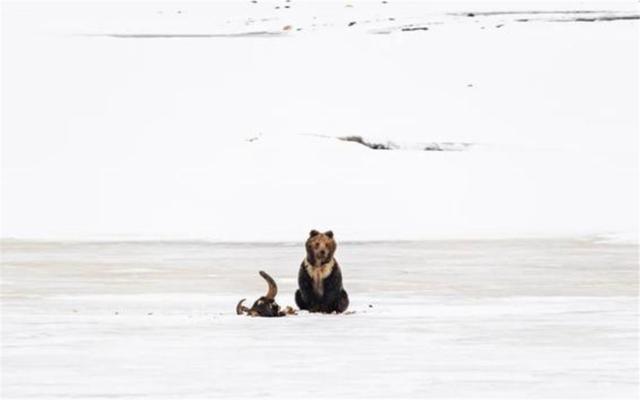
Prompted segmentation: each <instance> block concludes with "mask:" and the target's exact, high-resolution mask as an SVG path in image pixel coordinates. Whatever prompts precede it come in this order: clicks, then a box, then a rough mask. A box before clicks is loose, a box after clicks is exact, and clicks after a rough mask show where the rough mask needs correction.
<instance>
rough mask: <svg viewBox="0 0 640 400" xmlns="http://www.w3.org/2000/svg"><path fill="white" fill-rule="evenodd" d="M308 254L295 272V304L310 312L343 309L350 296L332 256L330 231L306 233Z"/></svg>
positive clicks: (334, 245) (334, 248)
mask: <svg viewBox="0 0 640 400" xmlns="http://www.w3.org/2000/svg"><path fill="white" fill-rule="evenodd" d="M306 250H307V256H306V257H305V258H304V260H303V261H302V264H301V265H300V270H299V271H298V287H299V289H298V290H297V291H296V304H297V305H298V307H299V308H300V309H301V310H309V311H310V312H323V313H332V312H337V313H341V312H344V311H345V310H346V309H347V307H349V296H348V295H347V292H346V291H345V290H344V288H343V286H342V272H341V271H340V266H339V265H338V262H337V261H336V259H335V258H334V253H335V251H336V241H335V240H334V238H333V232H331V231H327V232H325V233H320V232H318V231H317V230H315V229H314V230H312V231H311V232H309V238H308V239H307V242H306Z"/></svg>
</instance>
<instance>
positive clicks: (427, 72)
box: [0, 1, 639, 241]
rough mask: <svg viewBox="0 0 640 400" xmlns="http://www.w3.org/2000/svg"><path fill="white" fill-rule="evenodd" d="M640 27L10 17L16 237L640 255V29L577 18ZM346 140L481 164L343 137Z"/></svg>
mask: <svg viewBox="0 0 640 400" xmlns="http://www.w3.org/2000/svg"><path fill="white" fill-rule="evenodd" d="M286 5H289V6H290V8H288V9H285V8H284V7H285V6H286ZM276 7H280V8H279V9H276ZM469 12H472V13H473V14H474V16H473V17H469V16H467V15H466V13H469ZM634 16H637V4H636V3H628V2H627V3H615V2H600V3H589V2H554V3H553V4H551V3H549V2H540V3H527V2H510V3H504V2H503V3H486V2H471V3H449V2H446V3H445V2H442V3H437V2H397V1H389V2H388V3H387V4H383V3H382V2H373V1H371V2H362V1H360V2H357V1H354V2H307V1H302V2H301V1H292V2H291V3H287V2H284V1H279V2H268V1H258V3H256V4H253V3H251V2H250V1H236V2H213V3H206V2H196V3H187V2H180V3H156V2H151V1H147V2H141V3H131V2H114V3H99V2H87V3H80V2H75V3H74V2H72V3H55V2H47V3H30V2H3V4H2V179H1V183H0V185H1V186H0V187H1V192H2V224H1V236H2V237H13V238H45V239H65V238H66V239H69V238H76V239H83V240H86V239H104V238H120V239H122V238H134V239H143V238H144V239H149V238H168V239H177V238H182V239H185V238H186V239H189V238H191V239H206V240H213V241H274V240H275V241H278V240H288V241H292V240H299V239H300V237H301V236H304V235H305V234H306V232H308V230H309V229H310V228H313V227H315V228H318V229H329V228H331V229H333V230H334V231H336V232H337V233H338V234H339V235H340V237H341V238H343V239H349V240H372V239H378V240H380V239H396V240H397V239H425V238H506V237H577V236H581V237H582V236H600V237H604V236H606V237H625V238H631V240H634V241H635V240H637V231H638V203H639V199H638V178H639V175H638V131H639V126H638V106H639V104H638V69H639V65H638V44H639V43H638V42H639V39H638V20H637V19H627V20H614V21H595V22H579V21H576V19H577V18H585V17H593V18H596V19H597V18H602V17H616V18H617V17H625V18H633V17H634ZM524 20H526V21H524ZM352 22H355V24H351V23H352ZM350 24H351V25H352V26H349V25H350ZM407 27H409V28H415V27H419V28H425V27H426V28H428V30H415V31H403V30H402V29H403V28H407ZM285 28H286V29H285ZM298 29H301V30H298ZM136 35H137V36H136ZM140 35H142V37H140ZM144 35H147V37H145V36H144ZM149 35H150V36H151V37H148V36H149ZM154 35H155V36H154ZM158 36H159V37H158ZM350 135H359V136H362V137H364V138H365V139H367V140H370V141H374V142H383V143H385V142H393V143H409V144H411V143H471V144H472V146H470V147H469V149H467V150H466V151H451V152H447V151H445V152H435V151H429V152H423V151H377V150H371V149H368V148H366V147H364V146H361V145H358V144H356V143H348V142H343V141H339V140H335V139H334V138H336V137H342V136H350ZM409 147H411V146H409ZM414 147H415V146H414Z"/></svg>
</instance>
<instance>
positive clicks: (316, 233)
mask: <svg viewBox="0 0 640 400" xmlns="http://www.w3.org/2000/svg"><path fill="white" fill-rule="evenodd" d="M319 234H320V232H318V231H317V230H315V229H313V230H311V232H309V237H314V236H315V235H319Z"/></svg>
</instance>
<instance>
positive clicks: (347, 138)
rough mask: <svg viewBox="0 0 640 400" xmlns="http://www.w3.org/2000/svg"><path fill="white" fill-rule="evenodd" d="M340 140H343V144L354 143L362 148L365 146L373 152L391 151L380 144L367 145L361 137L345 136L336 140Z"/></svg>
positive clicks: (386, 146)
mask: <svg viewBox="0 0 640 400" xmlns="http://www.w3.org/2000/svg"><path fill="white" fill-rule="evenodd" d="M338 139H340V140H344V141H345V142H355V143H359V144H361V145H363V146H367V147H368V148H370V149H373V150H391V147H389V146H388V145H385V144H382V143H369V142H366V141H365V140H364V139H363V138H362V136H345V137H340V138H338Z"/></svg>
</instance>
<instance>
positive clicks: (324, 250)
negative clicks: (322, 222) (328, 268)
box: [306, 229, 336, 266]
mask: <svg viewBox="0 0 640 400" xmlns="http://www.w3.org/2000/svg"><path fill="white" fill-rule="evenodd" d="M306 248H307V261H308V262H309V264H311V265H316V266H319V265H322V264H326V263H328V262H329V261H331V260H332V259H333V254H334V253H335V251H336V241H335V240H333V232H331V231H326V232H325V233H320V232H318V231H316V230H315V229H314V230H312V231H311V232H309V238H308V239H307V243H306Z"/></svg>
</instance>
